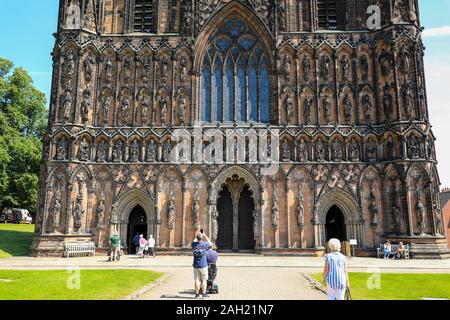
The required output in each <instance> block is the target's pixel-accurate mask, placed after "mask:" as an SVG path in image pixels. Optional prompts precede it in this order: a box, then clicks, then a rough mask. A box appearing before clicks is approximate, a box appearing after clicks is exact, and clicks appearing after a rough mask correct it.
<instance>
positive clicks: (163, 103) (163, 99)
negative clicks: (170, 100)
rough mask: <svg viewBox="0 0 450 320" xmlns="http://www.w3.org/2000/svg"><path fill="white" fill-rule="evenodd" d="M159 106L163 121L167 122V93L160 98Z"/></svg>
mask: <svg viewBox="0 0 450 320" xmlns="http://www.w3.org/2000/svg"><path fill="white" fill-rule="evenodd" d="M159 106H160V110H161V123H166V120H167V97H166V96H165V95H162V96H161V99H160V100H159Z"/></svg>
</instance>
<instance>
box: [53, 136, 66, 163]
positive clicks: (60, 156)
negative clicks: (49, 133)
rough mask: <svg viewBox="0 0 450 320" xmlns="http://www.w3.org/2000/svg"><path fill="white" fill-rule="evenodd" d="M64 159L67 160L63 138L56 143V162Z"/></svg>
mask: <svg viewBox="0 0 450 320" xmlns="http://www.w3.org/2000/svg"><path fill="white" fill-rule="evenodd" d="M66 159H67V142H66V139H65V138H62V139H61V140H59V142H58V149H57V152H56V160H66Z"/></svg>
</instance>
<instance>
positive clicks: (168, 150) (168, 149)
mask: <svg viewBox="0 0 450 320" xmlns="http://www.w3.org/2000/svg"><path fill="white" fill-rule="evenodd" d="M172 149H173V146H172V143H171V142H170V140H167V141H166V142H165V143H164V145H163V159H162V160H163V162H170V161H172Z"/></svg>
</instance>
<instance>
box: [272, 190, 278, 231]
mask: <svg viewBox="0 0 450 320" xmlns="http://www.w3.org/2000/svg"><path fill="white" fill-rule="evenodd" d="M279 221H280V209H279V208H278V196H277V192H276V191H275V186H274V188H273V193H272V226H273V229H274V230H278V226H279Z"/></svg>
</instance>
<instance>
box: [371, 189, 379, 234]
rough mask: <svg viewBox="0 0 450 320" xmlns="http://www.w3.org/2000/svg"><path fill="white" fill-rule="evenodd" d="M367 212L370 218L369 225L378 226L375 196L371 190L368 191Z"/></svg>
mask: <svg viewBox="0 0 450 320" xmlns="http://www.w3.org/2000/svg"><path fill="white" fill-rule="evenodd" d="M369 201H370V203H369V212H370V216H371V221H372V222H371V225H372V226H376V225H378V208H377V203H376V198H375V194H374V193H373V190H371V191H370V194H369Z"/></svg>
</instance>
